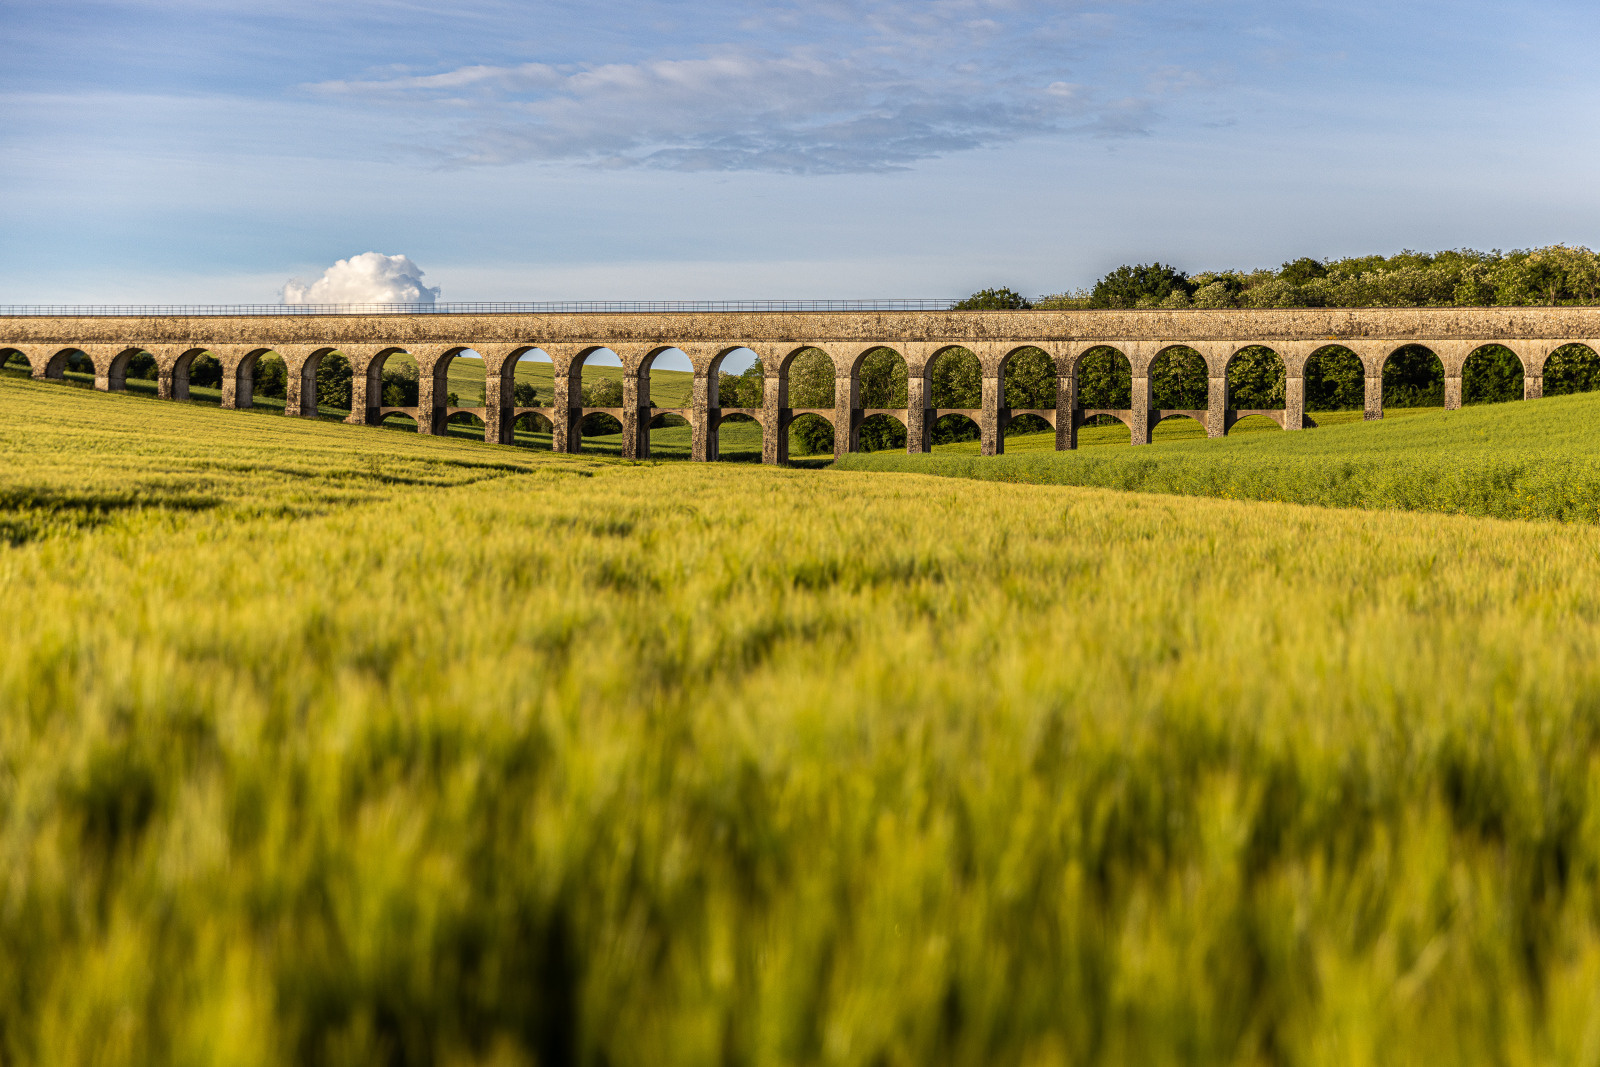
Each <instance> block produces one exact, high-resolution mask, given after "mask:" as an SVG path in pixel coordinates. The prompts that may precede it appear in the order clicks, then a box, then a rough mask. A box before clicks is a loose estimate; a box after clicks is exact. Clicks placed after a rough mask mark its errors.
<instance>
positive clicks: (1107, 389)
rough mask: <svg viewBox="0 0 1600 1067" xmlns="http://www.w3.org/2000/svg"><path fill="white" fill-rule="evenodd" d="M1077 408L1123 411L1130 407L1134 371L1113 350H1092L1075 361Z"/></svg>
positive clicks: (1104, 348) (1120, 355)
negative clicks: (1076, 366) (1076, 363)
mask: <svg viewBox="0 0 1600 1067" xmlns="http://www.w3.org/2000/svg"><path fill="white" fill-rule="evenodd" d="M1078 406H1079V407H1085V408H1109V409H1111V410H1113V411H1126V410H1127V409H1129V408H1131V407H1133V368H1132V367H1131V366H1130V365H1129V364H1128V357H1127V356H1124V355H1123V354H1122V353H1121V352H1118V351H1117V350H1116V349H1114V348H1108V347H1105V346H1102V347H1100V348H1091V349H1090V350H1089V351H1088V352H1086V353H1084V356H1083V358H1082V359H1080V360H1079V361H1078Z"/></svg>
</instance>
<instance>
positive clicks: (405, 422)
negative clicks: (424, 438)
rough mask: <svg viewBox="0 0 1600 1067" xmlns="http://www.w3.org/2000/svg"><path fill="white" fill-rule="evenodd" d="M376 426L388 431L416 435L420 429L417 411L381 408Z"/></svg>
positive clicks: (412, 409)
mask: <svg viewBox="0 0 1600 1067" xmlns="http://www.w3.org/2000/svg"><path fill="white" fill-rule="evenodd" d="M374 425H377V426H381V427H383V428H384V429H386V430H404V431H406V432H408V433H416V432H417V431H418V429H419V423H418V422H417V409H416V408H410V409H403V408H379V409H378V414H377V420H376V422H375V423H374Z"/></svg>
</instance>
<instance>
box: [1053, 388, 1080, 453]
mask: <svg viewBox="0 0 1600 1067" xmlns="http://www.w3.org/2000/svg"><path fill="white" fill-rule="evenodd" d="M1077 447H1078V379H1077V378H1075V377H1073V376H1072V375H1070V374H1058V375H1057V376H1056V451H1057V452H1067V451H1070V450H1071V449H1074V448H1077Z"/></svg>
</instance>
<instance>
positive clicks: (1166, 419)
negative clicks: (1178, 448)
mask: <svg viewBox="0 0 1600 1067" xmlns="http://www.w3.org/2000/svg"><path fill="white" fill-rule="evenodd" d="M1200 411H1201V414H1204V411H1205V409H1204V408H1201V409H1200ZM1098 418H1099V419H1100V420H1101V421H1100V425H1101V426H1112V425H1115V426H1122V420H1120V419H1115V418H1112V417H1111V416H1110V415H1100V416H1098ZM1085 425H1087V423H1085ZM1118 432H1120V431H1118ZM1128 434H1129V440H1130V441H1131V440H1132V439H1133V438H1132V434H1133V431H1132V430H1129V431H1128ZM1113 436H1114V435H1113ZM1205 436H1206V423H1205V420H1204V419H1202V418H1199V417H1197V416H1195V415H1191V414H1190V413H1189V411H1187V410H1186V411H1174V412H1171V413H1170V414H1168V415H1165V416H1163V417H1161V418H1160V419H1158V420H1157V421H1156V424H1155V425H1154V426H1152V427H1150V440H1152V441H1187V440H1192V439H1194V438H1203V437H1205Z"/></svg>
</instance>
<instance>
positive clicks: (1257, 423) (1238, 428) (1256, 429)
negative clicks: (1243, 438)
mask: <svg viewBox="0 0 1600 1067" xmlns="http://www.w3.org/2000/svg"><path fill="white" fill-rule="evenodd" d="M1282 430H1283V427H1281V426H1279V425H1278V424H1277V422H1276V421H1274V420H1273V418H1272V416H1271V415H1246V416H1245V417H1244V418H1242V419H1240V420H1239V421H1238V422H1236V423H1234V424H1233V425H1232V426H1229V427H1228V436H1229V437H1232V436H1234V435H1235V434H1252V433H1272V432H1275V431H1276V432H1282Z"/></svg>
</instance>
